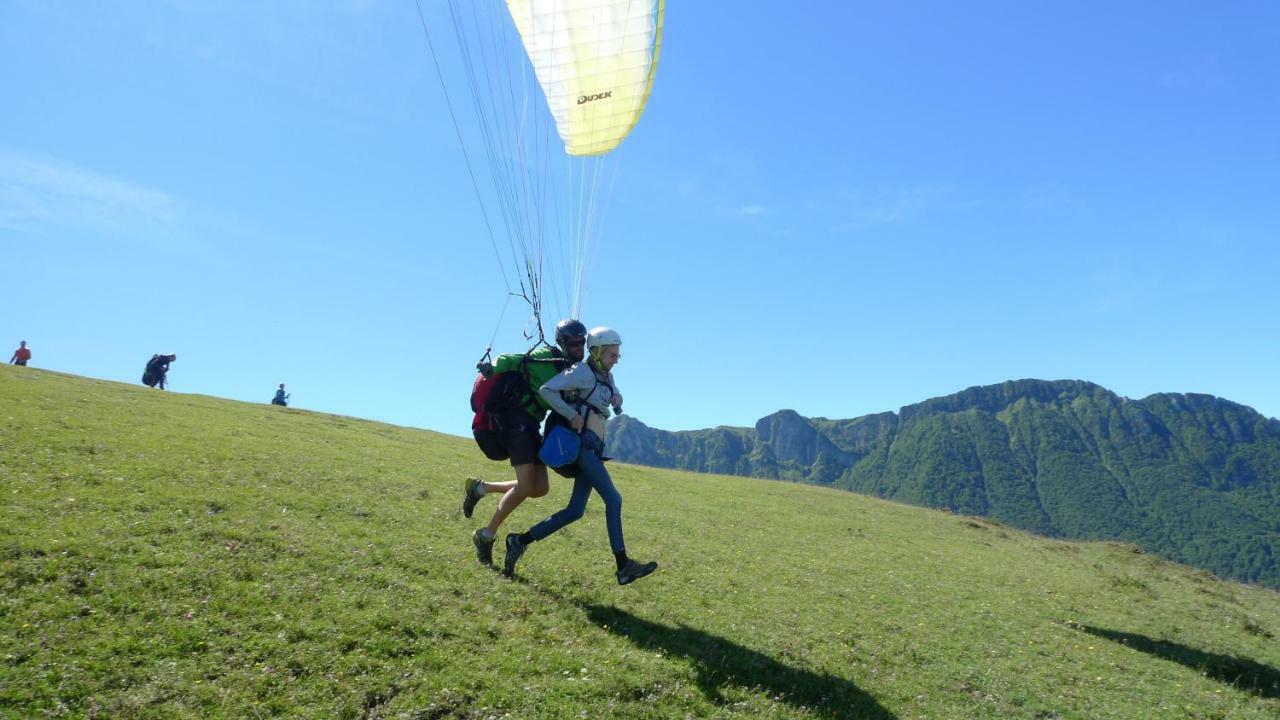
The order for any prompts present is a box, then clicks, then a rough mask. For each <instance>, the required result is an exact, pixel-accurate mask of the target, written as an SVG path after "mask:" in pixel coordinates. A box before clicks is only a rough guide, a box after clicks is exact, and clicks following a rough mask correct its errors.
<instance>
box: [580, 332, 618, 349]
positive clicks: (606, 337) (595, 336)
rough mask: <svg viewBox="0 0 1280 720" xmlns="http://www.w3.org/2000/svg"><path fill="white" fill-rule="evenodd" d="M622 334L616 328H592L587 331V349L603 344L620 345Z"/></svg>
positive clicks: (602, 345)
mask: <svg viewBox="0 0 1280 720" xmlns="http://www.w3.org/2000/svg"><path fill="white" fill-rule="evenodd" d="M621 344H622V336H621V335H619V334H618V331H617V330H614V329H613V328H607V327H603V326H601V327H598V328H592V329H591V332H589V333H587V349H588V350H590V349H592V348H598V347H604V346H605V345H621Z"/></svg>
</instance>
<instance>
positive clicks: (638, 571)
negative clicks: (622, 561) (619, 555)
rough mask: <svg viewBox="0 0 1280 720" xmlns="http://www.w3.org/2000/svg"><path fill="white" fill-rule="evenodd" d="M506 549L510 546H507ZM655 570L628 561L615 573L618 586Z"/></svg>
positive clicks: (652, 565) (649, 564) (652, 564)
mask: <svg viewBox="0 0 1280 720" xmlns="http://www.w3.org/2000/svg"><path fill="white" fill-rule="evenodd" d="M508 547H510V546H509V545H508ZM657 569H658V563H657V562H647V563H638V562H636V561H635V560H628V561H627V564H626V565H623V566H622V569H621V570H619V571H618V572H617V575H618V584H619V585H628V584H630V583H633V582H635V581H636V580H639V579H640V578H642V577H644V576H645V575H648V574H649V573H651V572H653V571H654V570H657Z"/></svg>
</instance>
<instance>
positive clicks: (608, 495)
mask: <svg viewBox="0 0 1280 720" xmlns="http://www.w3.org/2000/svg"><path fill="white" fill-rule="evenodd" d="M603 452H604V443H603V442H601V441H600V436H599V435H596V434H595V433H593V432H591V431H590V430H584V431H583V433H582V452H580V453H579V454H578V463H577V464H578V476H577V477H576V478H574V479H573V494H572V495H570V496H569V504H568V505H565V506H564V509H562V510H561V511H560V512H558V513H556V514H555V515H552V516H551V517H549V518H547V519H546V520H543V521H542V522H540V523H538V524H537V525H534V526H533V527H532V528H530V529H529V534H530V535H532V536H533V539H534V540H541V539H543V538H545V537H547V536H548V535H550V534H551V533H553V532H555V531H557V530H559V529H560V528H562V527H564V526H565V525H568V524H569V523H571V522H573V521H575V520H578V519H579V518H581V517H582V513H583V512H584V511H586V509H587V498H588V497H589V496H590V495H591V491H592V490H595V491H596V492H597V493H599V494H600V499H602V500H604V524H605V527H607V528H608V529H609V547H611V548H612V549H613V551H614V552H615V553H618V552H622V551H623V549H624V546H623V544H622V494H621V493H619V492H618V489H617V488H615V487H614V486H613V478H611V477H609V471H608V470H606V469H605V467H604V461H603V460H601V459H600V455H601V453H603Z"/></svg>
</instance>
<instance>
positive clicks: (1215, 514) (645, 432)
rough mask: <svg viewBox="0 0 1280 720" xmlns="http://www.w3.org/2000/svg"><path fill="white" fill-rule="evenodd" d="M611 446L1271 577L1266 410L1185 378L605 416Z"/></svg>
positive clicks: (704, 468) (1276, 457) (1022, 384)
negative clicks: (738, 416) (683, 417)
mask: <svg viewBox="0 0 1280 720" xmlns="http://www.w3.org/2000/svg"><path fill="white" fill-rule="evenodd" d="M609 452H610V454H611V455H612V456H613V457H616V458H618V459H619V460H623V461H626V462H633V463H636V464H641V465H650V466H655V467H666V468H673V469H680V470H693V471H700V472H715V473H723V474H732V475H745V476H751V477H763V478H772V479H780V480H790V481H795V482H805V483H811V484H816V485H825V486H830V487H836V488H841V489H845V490H852V491H855V492H860V493H865V494H869V495H875V496H878V497H882V498H887V499H892V500H898V501H902V502H907V503H910V504H914V505H921V506H926V507H934V508H945V509H949V510H952V511H954V512H957V513H964V514H971V515H978V516H985V517H991V518H993V519H995V520H999V521H1001V522H1004V523H1008V524H1010V525H1012V526H1014V527H1018V528H1021V529H1024V530H1029V531H1032V532H1036V533H1039V534H1042V535H1046V536H1050V537H1062V538H1071V539H1113V540H1122V541H1128V542H1133V543H1135V544H1136V545H1138V546H1139V547H1141V548H1143V549H1144V550H1147V551H1150V552H1154V553H1156V554H1159V555H1161V556H1163V557H1167V558H1169V559H1173V560H1177V561H1180V562H1186V563H1188V564H1192V565H1196V566H1198V567H1202V568H1205V569H1208V570H1211V571H1213V572H1216V573H1219V574H1222V575H1225V576H1227V577H1232V578H1235V579H1240V580H1246V581H1250V582H1259V583H1262V584H1266V585H1269V586H1272V587H1278V586H1280V563H1278V559H1280V557H1278V556H1280V420H1277V419H1275V418H1267V417H1265V416H1263V415H1261V414H1260V413H1258V412H1257V411H1255V410H1253V409H1252V408H1250V407H1248V406H1245V405H1242V404H1239V403H1235V402H1232V401H1230V400H1226V399H1223V398H1218V397H1215V396H1212V395H1206V394H1200V393H1154V394H1152V395H1149V396H1147V397H1145V398H1142V399H1139V400H1134V399H1130V398H1125V397H1122V396H1120V395H1117V394H1116V393H1114V392H1112V391H1110V390H1108V389H1106V388H1105V387H1102V386H1101V385H1098V384H1096V383H1092V382H1088V381H1083V380H1054V381H1048V380H1035V379H1024V380H1011V381H1007V382H1004V383H1000V384H997V385H986V386H973V387H970V388H966V389H964V390H962V391H960V392H957V393H954V394H951V395H947V396H942V397H936V398H930V399H927V400H924V401H922V402H919V403H914V404H911V405H906V406H903V407H902V408H900V409H899V410H898V411H897V412H884V413H875V414H871V415H864V416H860V417H857V418H852V419H847V420H841V419H831V418H822V417H816V418H806V417H804V416H802V415H800V414H799V413H798V412H796V411H795V410H790V409H786V410H780V411H778V412H775V413H772V414H770V415H767V416H765V417H763V418H761V419H760V420H758V421H757V422H756V423H755V425H754V426H753V427H750V428H740V427H730V426H721V427H717V428H713V429H708V430H687V431H679V432H667V431H663V430H658V429H655V428H650V427H648V426H646V425H644V424H643V423H642V422H640V421H638V420H636V419H635V418H629V417H626V416H623V417H620V418H615V419H614V420H613V426H612V430H611V432H610V438H609Z"/></svg>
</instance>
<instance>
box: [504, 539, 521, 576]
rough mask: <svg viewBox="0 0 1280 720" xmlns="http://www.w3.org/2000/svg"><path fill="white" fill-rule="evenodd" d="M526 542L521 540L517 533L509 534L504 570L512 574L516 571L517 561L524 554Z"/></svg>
mask: <svg viewBox="0 0 1280 720" xmlns="http://www.w3.org/2000/svg"><path fill="white" fill-rule="evenodd" d="M524 549H525V544H524V543H522V542H520V536H519V535H517V534H515V533H510V534H508V535H507V557H506V559H505V560H504V561H503V571H504V572H506V574H508V575H511V574H513V573H515V571H516V562H517V561H518V560H520V556H521V555H523V554H524Z"/></svg>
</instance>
